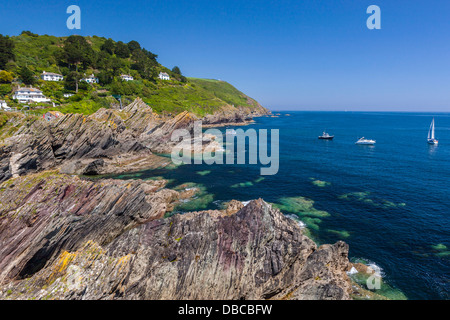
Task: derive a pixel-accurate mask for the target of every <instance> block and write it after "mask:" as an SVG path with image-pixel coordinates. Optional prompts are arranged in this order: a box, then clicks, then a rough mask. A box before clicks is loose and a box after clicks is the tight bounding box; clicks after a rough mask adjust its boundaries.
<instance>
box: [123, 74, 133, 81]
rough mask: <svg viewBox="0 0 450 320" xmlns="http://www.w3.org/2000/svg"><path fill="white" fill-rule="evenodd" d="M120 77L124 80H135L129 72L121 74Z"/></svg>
mask: <svg viewBox="0 0 450 320" xmlns="http://www.w3.org/2000/svg"><path fill="white" fill-rule="evenodd" d="M120 78H121V79H122V80H123V81H133V80H134V78H133V77H132V76H130V75H128V74H121V75H120Z"/></svg>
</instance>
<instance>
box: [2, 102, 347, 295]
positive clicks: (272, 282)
mask: <svg viewBox="0 0 450 320" xmlns="http://www.w3.org/2000/svg"><path fill="white" fill-rule="evenodd" d="M233 108H234V107H233ZM234 109H236V108H234ZM263 111H264V110H262V111H261V113H264V112H263ZM256 115H260V113H259V112H258V111H257V110H256V111H255V113H251V112H250V113H249V112H247V111H243V110H238V109H236V110H234V111H233V112H230V113H228V114H226V113H224V114H215V115H212V116H209V117H207V118H204V119H203V120H204V123H208V124H210V125H220V124H224V123H226V122H227V121H228V122H236V123H242V122H246V121H249V120H250V118H251V117H252V116H256ZM196 120H198V118H197V117H196V116H194V115H192V114H190V113H188V112H182V113H180V114H178V115H177V116H175V117H170V118H169V117H168V118H163V117H162V116H160V115H157V114H156V113H153V111H152V109H151V108H150V107H148V106H147V105H146V104H145V103H143V102H142V100H140V99H137V100H136V101H134V102H133V103H131V104H130V105H128V106H127V107H125V108H124V109H123V110H115V109H108V110H106V109H101V110H99V111H97V112H96V113H94V114H92V115H91V116H85V115H80V114H67V115H64V116H62V117H59V118H57V119H54V120H52V121H45V120H44V119H40V118H37V117H33V116H24V115H23V114H10V115H8V117H7V118H6V119H3V120H2V121H3V122H2V123H1V124H0V141H1V142H0V299H349V298H350V295H351V293H352V285H351V283H350V280H349V278H348V276H347V274H346V271H348V270H349V269H350V266H351V264H350V263H349V261H348V257H347V255H348V246H347V245H346V244H345V243H343V242H338V243H336V244H334V245H323V246H321V247H317V246H316V244H315V243H314V242H313V241H311V240H310V239H309V238H308V237H306V236H305V235H303V234H302V230H301V229H300V227H299V226H298V224H297V223H296V222H295V221H293V220H290V219H289V218H286V217H285V216H284V215H283V214H282V213H280V212H279V211H278V210H276V209H274V208H272V207H271V205H270V204H267V203H266V202H264V201H263V200H261V199H259V200H255V201H252V202H250V203H249V204H248V205H247V206H244V205H243V204H242V203H241V202H239V201H230V203H228V206H227V207H226V208H225V209H223V210H220V211H219V210H216V211H203V212H190V213H185V214H183V215H173V216H170V214H169V213H170V212H171V211H172V210H173V208H174V206H175V205H177V204H178V203H179V202H181V201H188V200H189V198H190V197H192V196H194V195H195V190H193V189H190V188H187V189H177V191H176V190H170V189H167V188H166V181H164V180H145V181H143V180H132V181H124V180H114V179H95V180H92V179H86V178H81V177H79V176H78V175H80V174H82V175H98V174H103V173H113V172H115V173H120V172H125V171H131V170H138V169H144V168H151V167H157V166H158V167H159V166H165V165H168V164H169V160H168V159H167V158H165V157H161V156H159V155H156V154H155V153H169V152H170V151H171V148H172V146H173V145H174V143H176V142H172V141H171V139H170V138H171V135H172V132H173V131H174V130H176V129H187V130H188V131H190V132H192V130H193V124H194V121H196ZM200 139H202V145H203V147H214V146H215V141H214V138H212V137H209V136H207V135H203V136H202V137H201V138H200ZM216 147H221V146H216ZM167 216H169V217H167Z"/></svg>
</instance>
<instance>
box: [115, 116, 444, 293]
mask: <svg viewBox="0 0 450 320" xmlns="http://www.w3.org/2000/svg"><path fill="white" fill-rule="evenodd" d="M433 117H434V118H435V122H436V138H437V139H439V145H438V146H430V145H428V144H427V142H426V138H427V133H428V128H429V126H430V123H431V120H432V118H433ZM255 120H256V122H255V123H254V124H252V125H250V126H246V127H242V128H243V129H245V130H246V129H250V128H252V129H256V130H258V129H279V132H280V141H279V150H280V166H279V172H278V173H277V174H276V175H273V176H264V177H261V176H260V165H206V164H203V165H181V166H178V167H175V168H171V169H161V170H151V171H145V172H138V173H133V174H128V175H122V176H120V177H121V178H140V179H147V178H154V177H156V176H161V177H164V178H166V179H171V180H170V181H171V182H170V183H169V187H173V188H176V187H177V186H179V185H181V184H183V183H187V182H189V183H190V184H188V185H196V186H199V187H201V189H202V193H201V194H199V195H198V197H197V198H196V199H194V200H192V201H191V202H190V203H189V202H188V203H186V204H185V205H184V206H181V207H179V208H178V209H177V211H178V212H180V213H182V212H183V211H186V210H198V209H215V208H218V207H220V206H221V205H223V203H224V202H226V201H229V200H231V199H236V200H241V201H248V200H251V199H255V198H263V199H264V200H266V201H267V202H271V203H275V204H277V205H278V206H279V208H280V209H281V210H282V211H283V212H284V213H286V214H289V215H292V214H294V215H296V217H298V219H300V220H301V221H303V222H304V223H305V224H306V227H307V229H306V230H307V232H308V234H309V235H310V236H311V237H312V238H313V239H314V240H315V241H316V242H318V243H319V244H321V243H334V242H336V241H337V240H344V241H346V242H347V243H348V244H349V245H350V253H349V256H350V258H351V260H353V261H363V262H365V263H367V264H375V265H377V266H379V267H380V268H381V270H382V275H383V282H384V283H386V284H387V285H388V286H389V288H391V289H389V290H391V291H392V292H390V293H388V296H390V297H391V298H402V297H406V298H408V299H449V289H450V286H449V275H450V114H444V113H440V114H439V113H437V114H425V113H381V112H380V113H375V112H373V113H370V112H368V113H363V112H280V115H279V117H276V118H272V117H261V118H256V119H255ZM228 128H231V127H228ZM225 129H226V128H221V130H222V131H224V130H225ZM236 129H237V128H236ZM324 130H327V132H329V133H330V134H333V135H335V138H334V140H333V141H323V140H319V139H318V136H319V135H320V134H321V133H322V131H324ZM362 136H364V137H366V138H370V139H374V140H376V144H375V146H359V145H355V142H356V140H357V138H359V137H362ZM262 178H264V179H262Z"/></svg>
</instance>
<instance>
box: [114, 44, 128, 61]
mask: <svg viewBox="0 0 450 320" xmlns="http://www.w3.org/2000/svg"><path fill="white" fill-rule="evenodd" d="M116 56H118V57H119V58H123V59H127V58H129V57H130V49H128V46H127V45H126V44H125V43H123V42H122V41H119V42H117V43H116Z"/></svg>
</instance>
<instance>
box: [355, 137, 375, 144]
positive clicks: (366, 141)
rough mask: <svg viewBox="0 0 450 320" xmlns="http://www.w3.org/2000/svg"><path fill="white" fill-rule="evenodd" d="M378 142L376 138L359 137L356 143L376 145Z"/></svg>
mask: <svg viewBox="0 0 450 320" xmlns="http://www.w3.org/2000/svg"><path fill="white" fill-rule="evenodd" d="M375 143H376V141H375V140H371V139H366V138H364V137H362V138H361V139H358V141H356V143H355V144H365V145H374V144H375Z"/></svg>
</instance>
